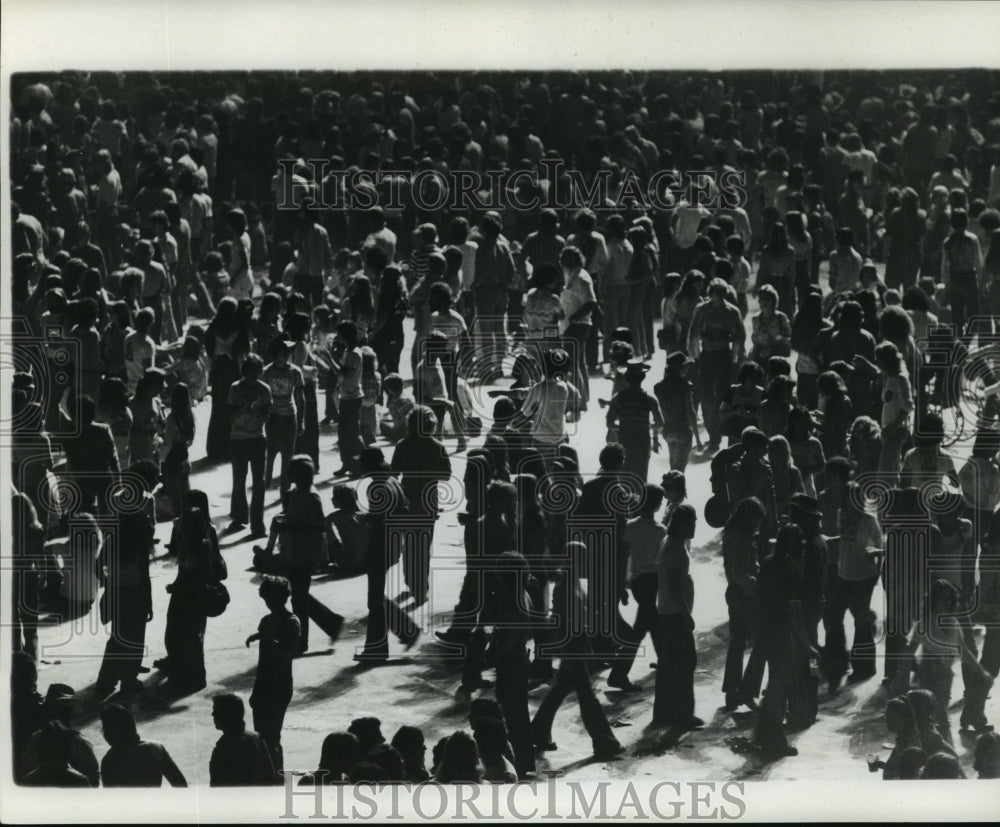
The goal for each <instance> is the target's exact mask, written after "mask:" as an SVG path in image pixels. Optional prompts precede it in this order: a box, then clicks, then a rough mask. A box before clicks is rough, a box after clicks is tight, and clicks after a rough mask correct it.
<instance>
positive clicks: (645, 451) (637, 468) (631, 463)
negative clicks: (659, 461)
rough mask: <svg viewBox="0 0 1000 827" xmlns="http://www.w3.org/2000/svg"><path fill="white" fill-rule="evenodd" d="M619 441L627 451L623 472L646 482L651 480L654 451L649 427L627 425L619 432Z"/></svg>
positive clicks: (646, 425)
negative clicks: (650, 473) (651, 463)
mask: <svg viewBox="0 0 1000 827" xmlns="http://www.w3.org/2000/svg"><path fill="white" fill-rule="evenodd" d="M618 441H619V442H620V443H621V445H622V447H623V448H624V449H625V466H624V467H623V468H622V470H623V471H624V472H625V473H626V474H635V475H636V476H637V477H638V478H639V479H641V480H642V481H643V482H646V480H647V479H649V455H650V453H651V451H652V446H651V445H650V442H651V440H650V436H649V425H648V424H643V425H630V424H626V425H625V427H623V428H621V429H620V430H619V432H618Z"/></svg>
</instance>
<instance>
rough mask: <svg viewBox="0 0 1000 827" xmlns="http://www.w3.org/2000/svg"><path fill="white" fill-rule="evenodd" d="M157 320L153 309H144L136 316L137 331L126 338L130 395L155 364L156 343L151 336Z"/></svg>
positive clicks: (126, 363)
mask: <svg viewBox="0 0 1000 827" xmlns="http://www.w3.org/2000/svg"><path fill="white" fill-rule="evenodd" d="M155 320H156V314H155V313H153V310H152V308H149V307H144V308H143V309H142V310H140V311H139V312H138V313H136V314H135V330H133V331H131V332H130V333H129V334H128V335H127V336H126V337H125V376H126V379H127V382H128V392H129V393H130V394H134V393H135V388H136V385H138V384H139V380H140V379H142V375H143V374H144V373H145V372H146V370H147V369H148V368H151V367H153V366H154V364H155V360H156V343H155V342H154V341H153V337H152V336H150V331H151V330H152V329H153V322H154V321H155Z"/></svg>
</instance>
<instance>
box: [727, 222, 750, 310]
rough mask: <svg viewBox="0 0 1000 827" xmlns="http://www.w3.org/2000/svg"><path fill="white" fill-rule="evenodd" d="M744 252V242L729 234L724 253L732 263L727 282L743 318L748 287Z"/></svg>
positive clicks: (748, 280) (746, 308)
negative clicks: (733, 292)
mask: <svg viewBox="0 0 1000 827" xmlns="http://www.w3.org/2000/svg"><path fill="white" fill-rule="evenodd" d="M745 252H746V248H745V244H744V241H743V239H742V238H741V237H740V236H738V235H731V236H729V238H727V239H726V253H727V255H728V256H729V261H730V262H731V263H732V265H733V276H732V278H731V279H730V281H729V283H730V284H731V285H732V287H733V289H734V290H735V291H736V305H737V307H739V309H740V315H741V316H742V317H743V318H744V319H745V318H746V317H747V313H748V305H747V291H748V290H749V289H750V262H749V261H747V259H746V256H745V255H744V253H745Z"/></svg>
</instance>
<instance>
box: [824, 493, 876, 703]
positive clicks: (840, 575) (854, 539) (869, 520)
mask: <svg viewBox="0 0 1000 827" xmlns="http://www.w3.org/2000/svg"><path fill="white" fill-rule="evenodd" d="M839 526H840V532H839V536H840V542H839V546H840V552H839V557H838V563H837V565H838V571H837V585H836V588H835V589H834V590H833V592H832V594H831V595H830V597H829V600H828V606H829V608H830V612H829V614H828V615H827V627H826V632H827V638H826V654H827V657H828V659H829V660H830V664H831V665H830V676H829V677H830V683H831V686H834V687H835V686H837V685H838V684H839V681H840V678H841V677H842V676H843V674H844V672H846V670H847V660H848V655H847V652H846V650H845V649H846V645H847V639H846V636H845V633H844V614H845V613H846V612H848V611H850V613H851V616H852V617H853V618H854V644H853V646H852V647H851V652H850V663H851V669H852V672H851V677H850V681H851V682H852V683H858V682H860V681H864V680H867V679H868V678H871V677H872V676H873V675H874V674H875V613H874V612H873V611H872V608H871V600H872V593H873V591H874V590H875V584H876V583H877V582H878V576H879V571H880V570H881V564H882V560H881V557H882V554H883V551H884V549H885V540H884V538H883V536H882V528H881V525H880V524H879V520H878V518H877V517H876V516H875V515H874V514H872V513H870V512H868V511H866V510H865V509H864V504H863V502H862V501H861V493H860V490H859V489H858V487H857V484H856V483H850V484H849V486H848V489H847V490H846V491H845V492H844V499H843V501H842V504H841V507H840V523H839Z"/></svg>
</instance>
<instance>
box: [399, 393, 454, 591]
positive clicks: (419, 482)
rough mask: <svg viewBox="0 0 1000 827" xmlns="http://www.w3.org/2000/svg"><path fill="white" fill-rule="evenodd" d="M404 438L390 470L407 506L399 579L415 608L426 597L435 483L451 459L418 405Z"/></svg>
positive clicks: (448, 469)
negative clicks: (401, 578)
mask: <svg viewBox="0 0 1000 827" xmlns="http://www.w3.org/2000/svg"><path fill="white" fill-rule="evenodd" d="M406 426H407V431H408V433H407V435H406V436H405V437H403V439H401V440H400V441H399V442H398V443H397V444H396V449H395V450H394V451H393V454H392V471H393V473H395V474H399V475H400V484H401V485H402V488H403V492H404V494H405V495H406V499H407V501H408V503H409V512H408V513H409V515H410V520H409V523H410V524H409V526H408V527H407V533H406V539H405V548H404V549H403V578H404V581H405V583H406V588H407V589H408V590H409V594H410V596H411V597H412V598H413V600H414V601H415V605H417V606H422V605H423V604H424V603H426V602H427V599H428V597H429V596H430V570H431V553H432V552H433V546H434V524H435V523H436V522H437V519H438V484H439V483H441V482H444V481H445V480H448V479H450V478H451V460H450V459H448V452H447V451H445V448H444V445H442V444H441V443H440V441H438V440H437V439H435V438H434V436H433V434H434V431H435V427H436V422H435V421H434V414H433V412H432V411H431V410H430V409H429V408H426V407H424V406H418V407H417V408H416V409H415V410H413V411H411V412H410V415H409V416H408V417H407V419H406Z"/></svg>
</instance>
